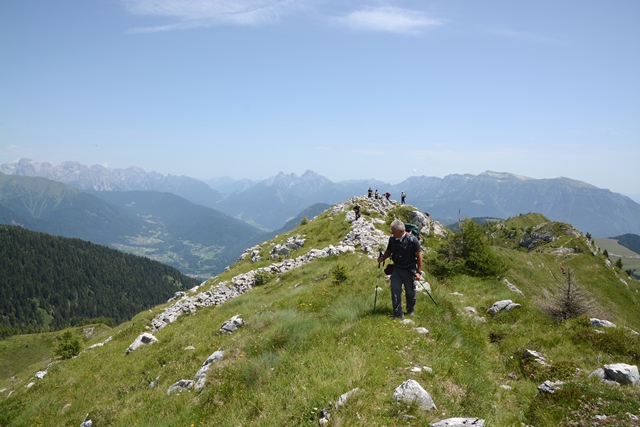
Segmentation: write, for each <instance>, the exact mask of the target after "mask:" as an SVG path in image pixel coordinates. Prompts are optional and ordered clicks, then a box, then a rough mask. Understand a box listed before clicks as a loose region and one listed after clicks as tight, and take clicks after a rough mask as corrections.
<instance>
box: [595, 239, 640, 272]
mask: <svg viewBox="0 0 640 427" xmlns="http://www.w3.org/2000/svg"><path fill="white" fill-rule="evenodd" d="M593 240H594V242H595V244H596V245H597V246H598V247H599V248H600V251H604V250H605V249H606V250H607V252H609V259H610V260H611V263H612V264H615V263H616V261H618V259H619V258H622V269H623V270H635V272H636V274H640V254H637V253H635V252H634V251H632V250H631V249H628V248H625V247H624V246H622V245H621V244H619V243H618V241H617V240H615V239H593Z"/></svg>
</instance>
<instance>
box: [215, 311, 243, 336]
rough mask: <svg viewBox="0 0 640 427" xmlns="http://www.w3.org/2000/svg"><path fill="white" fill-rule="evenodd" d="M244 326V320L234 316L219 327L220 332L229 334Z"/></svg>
mask: <svg viewBox="0 0 640 427" xmlns="http://www.w3.org/2000/svg"><path fill="white" fill-rule="evenodd" d="M244 324H245V322H244V320H242V318H241V317H240V315H239V314H236V315H235V316H233V317H232V318H231V319H229V320H227V321H226V322H224V323H223V324H222V326H221V327H220V332H222V333H226V334H231V333H233V332H235V331H237V330H238V328H239V327H241V326H243V325H244Z"/></svg>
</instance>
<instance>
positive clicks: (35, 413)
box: [0, 198, 640, 427]
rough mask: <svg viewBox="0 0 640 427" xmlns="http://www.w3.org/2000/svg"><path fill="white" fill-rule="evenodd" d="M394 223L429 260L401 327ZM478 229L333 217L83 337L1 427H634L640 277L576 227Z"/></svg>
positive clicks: (392, 205) (388, 216)
mask: <svg viewBox="0 0 640 427" xmlns="http://www.w3.org/2000/svg"><path fill="white" fill-rule="evenodd" d="M355 202H358V203H359V204H360V205H361V215H362V217H361V218H360V219H359V220H357V221H354V219H355V217H354V213H353V211H352V208H353V205H354V203H355ZM395 217H398V218H401V219H402V220H404V221H411V222H413V223H415V224H418V225H419V227H420V228H421V231H422V237H423V248H424V259H425V264H424V269H425V274H424V281H423V282H422V284H421V285H420V287H419V288H418V289H419V291H420V292H419V295H418V304H417V311H416V315H415V316H407V318H405V319H402V320H399V319H395V320H394V319H391V318H390V317H389V314H390V313H391V301H390V293H389V289H388V278H387V277H386V276H385V275H384V273H383V272H382V268H381V267H382V266H379V265H378V264H377V262H376V260H375V258H376V256H377V254H378V252H379V251H380V250H384V247H385V244H386V240H387V236H388V235H389V224H390V222H391V221H392V220H393V219H394V218H395ZM472 224H473V223H472V222H466V223H465V224H462V226H461V231H460V232H459V233H456V234H453V233H451V232H449V231H447V230H446V229H445V228H444V227H442V226H441V225H440V224H439V223H437V222H435V221H432V220H430V219H429V218H428V217H426V216H425V215H424V214H422V213H421V212H419V211H417V210H415V209H413V208H412V207H410V206H401V205H399V204H397V203H396V202H391V201H386V200H373V199H367V198H357V199H356V198H353V199H349V200H347V201H345V202H343V203H338V204H336V205H333V206H332V207H331V208H329V209H328V210H326V211H325V212H324V213H322V214H320V215H319V216H318V217H316V218H314V219H312V220H310V221H308V222H307V221H303V223H301V225H300V226H298V227H296V228H295V229H293V230H291V231H289V232H286V233H282V234H281V235H279V236H276V237H274V238H273V239H271V240H269V241H266V242H263V243H261V244H259V245H256V246H254V247H252V248H249V249H247V250H246V251H245V252H244V253H243V254H242V255H241V257H240V259H239V260H238V261H237V262H236V263H234V264H232V265H230V266H229V267H228V268H227V269H226V270H225V272H223V273H222V274H220V275H218V276H216V277H214V278H212V279H210V280H209V281H208V282H206V283H205V284H203V285H202V286H200V287H199V288H198V289H194V290H193V291H191V292H188V293H184V294H178V295H176V297H175V299H173V300H172V301H169V302H167V303H166V304H163V305H160V306H158V307H155V308H153V309H152V310H149V311H144V312H141V313H139V314H138V315H137V316H136V317H134V318H133V319H132V320H131V321H130V322H126V323H123V324H121V325H118V326H117V327H115V328H112V329H109V328H105V329H101V330H100V331H99V332H97V333H95V334H93V335H91V336H89V337H86V338H84V337H83V338H82V341H83V345H84V347H85V348H84V350H82V351H81V352H80V353H79V354H78V356H77V357H74V358H71V359H62V358H61V357H60V356H58V357H55V354H56V353H55V352H52V355H51V356H50V357H49V358H48V359H47V358H44V357H43V358H42V360H40V361H39V362H37V363H34V364H32V365H30V366H29V367H28V368H25V369H24V370H22V371H20V372H16V373H14V374H13V375H12V378H7V377H3V378H0V390H2V392H0V425H7V426H22V425H81V423H83V421H85V420H91V422H92V424H93V425H94V426H106V425H113V426H124V425H127V426H130V425H154V426H163V425H166V426H177V425H185V426H214V425H215V426H230V427H231V426H239V425H242V426H302V425H309V426H317V425H330V426H411V425H413V426H423V425H432V426H444V425H476V426H480V425H487V426H514V425H515V426H521V425H527V426H536V427H538V426H583V425H594V426H595V425H602V426H605V425H606V426H614V425H617V426H629V425H640V422H639V421H638V418H639V417H640V404H639V403H638V402H640V387H638V384H637V382H636V380H635V378H636V377H634V376H633V374H634V371H633V368H634V367H635V373H636V374H637V366H638V364H639V362H640V338H639V336H638V334H637V332H636V331H639V330H640V296H639V291H640V286H639V284H638V281H637V280H635V279H632V278H629V277H627V276H626V274H625V273H624V272H623V271H620V270H619V269H617V268H616V267H615V266H614V265H611V263H607V262H606V259H605V258H604V257H603V256H602V255H601V254H600V253H599V251H598V250H597V248H596V247H595V245H594V243H593V242H592V241H590V240H589V239H587V238H585V237H584V236H583V235H582V234H581V233H579V232H577V231H576V230H575V229H574V228H573V227H572V226H571V225H569V224H562V223H555V222H551V221H548V220H547V219H546V218H544V217H543V216H541V215H535V214H530V215H521V216H519V217H515V218H511V219H509V220H507V221H502V222H491V223H488V224H485V225H483V226H478V225H472ZM470 241H473V242H474V244H473V245H471V249H469V246H468V245H467V244H468V242H470ZM465 245H467V246H465ZM465 257H466V258H465ZM469 259H471V260H472V261H473V262H475V263H477V262H478V260H488V261H489V262H490V263H491V265H490V268H483V269H480V270H477V271H475V270H473V269H472V268H471V267H470V266H472V265H474V264H473V263H471V262H467V261H468V260H469ZM447 260H449V261H451V262H452V263H453V264H452V265H447ZM496 273H497V274H496ZM569 276H570V277H571V279H570V280H569V279H568V278H569ZM569 285H571V286H570V287H571V288H573V289H580V290H581V292H583V293H584V295H586V297H587V299H588V301H589V302H590V304H589V305H587V306H586V308H588V310H590V311H589V312H587V313H586V314H583V315H580V316H578V317H569V318H567V319H558V318H554V317H553V316H551V315H549V314H548V311H547V310H545V308H547V307H546V305H545V303H548V300H549V296H550V295H552V296H556V297H558V300H559V301H561V302H571V301H567V300H571V297H572V295H573V294H572V292H573V291H571V290H569V291H567V287H569ZM427 291H428V292H429V294H427ZM565 292H566V295H567V297H566V298H564V299H563V298H562V296H563V295H565ZM429 295H431V296H429ZM431 298H433V300H432V299H431ZM500 308H501V309H500ZM596 320H597V321H599V322H596ZM596 325H598V326H596ZM613 325H615V326H613ZM54 339H55V338H54ZM58 348H60V347H58ZM627 367H628V368H627ZM615 369H618V370H617V371H616V370H615ZM624 369H628V370H629V371H630V376H627V377H624V378H630V380H629V381H630V382H631V384H624V382H625V381H624V380H621V379H620V378H622V377H616V375H618V373H619V372H618V371H620V370H624ZM614 371H615V372H614ZM42 372H44V374H42ZM36 373H38V374H39V375H38V377H41V379H38V377H36V376H35V375H36ZM614 377H616V378H617V380H614V379H613V378H614ZM634 383H635V385H634ZM463 422H464V423H466V424H461V423H463ZM456 423H458V424H456Z"/></svg>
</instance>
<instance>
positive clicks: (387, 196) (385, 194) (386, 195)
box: [384, 191, 391, 200]
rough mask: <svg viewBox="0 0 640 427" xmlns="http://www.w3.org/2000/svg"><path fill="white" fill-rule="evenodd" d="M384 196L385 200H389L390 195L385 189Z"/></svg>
mask: <svg viewBox="0 0 640 427" xmlns="http://www.w3.org/2000/svg"><path fill="white" fill-rule="evenodd" d="M384 197H386V198H387V200H389V197H391V193H389V192H388V191H387V192H386V193H384Z"/></svg>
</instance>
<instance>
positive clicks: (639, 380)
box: [604, 363, 640, 386]
mask: <svg viewBox="0 0 640 427" xmlns="http://www.w3.org/2000/svg"><path fill="white" fill-rule="evenodd" d="M604 373H605V375H606V378H607V379H610V380H612V381H615V382H617V383H619V384H631V385H634V386H637V385H640V373H638V367H637V366H635V365H628V364H626V363H614V364H611V365H604Z"/></svg>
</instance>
